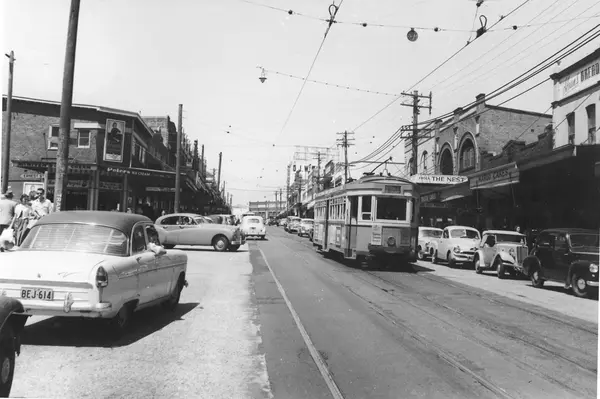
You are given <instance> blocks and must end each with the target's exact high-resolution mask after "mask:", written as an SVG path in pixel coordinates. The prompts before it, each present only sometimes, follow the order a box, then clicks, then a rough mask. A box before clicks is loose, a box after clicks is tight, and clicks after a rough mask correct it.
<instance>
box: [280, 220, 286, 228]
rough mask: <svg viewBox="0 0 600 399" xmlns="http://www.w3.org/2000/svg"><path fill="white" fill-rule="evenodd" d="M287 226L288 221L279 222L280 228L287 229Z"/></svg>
mask: <svg viewBox="0 0 600 399" xmlns="http://www.w3.org/2000/svg"><path fill="white" fill-rule="evenodd" d="M286 224H287V220H285V219H280V220H279V227H285V225H286Z"/></svg>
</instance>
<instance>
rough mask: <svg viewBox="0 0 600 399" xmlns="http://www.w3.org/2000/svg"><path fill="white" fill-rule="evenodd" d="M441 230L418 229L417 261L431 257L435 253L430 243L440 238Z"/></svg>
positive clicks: (432, 228) (434, 228) (430, 228)
mask: <svg viewBox="0 0 600 399" xmlns="http://www.w3.org/2000/svg"><path fill="white" fill-rule="evenodd" d="M442 232H443V230H442V229H438V228H436V227H419V243H418V246H417V259H419V260H423V259H425V258H428V257H432V256H433V253H434V251H435V249H434V245H432V241H435V240H437V239H439V238H440V237H441V236H442Z"/></svg>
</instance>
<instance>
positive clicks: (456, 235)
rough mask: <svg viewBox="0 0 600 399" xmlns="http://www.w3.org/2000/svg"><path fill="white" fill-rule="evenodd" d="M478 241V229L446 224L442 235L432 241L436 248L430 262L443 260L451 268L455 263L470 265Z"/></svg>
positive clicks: (479, 239)
mask: <svg viewBox="0 0 600 399" xmlns="http://www.w3.org/2000/svg"><path fill="white" fill-rule="evenodd" d="M480 241H481V236H480V235H479V231H477V229H474V228H473V227H468V226H447V227H446V228H444V230H443V232H442V236H441V237H440V238H438V239H437V240H436V241H435V242H434V245H435V246H436V248H435V251H434V253H433V257H432V262H433V263H437V262H438V261H439V260H440V259H441V260H445V261H447V262H448V266H449V267H451V268H454V267H456V266H457V265H461V266H462V265H465V264H468V265H471V264H472V263H473V256H474V255H475V251H477V246H478V245H479V242H480Z"/></svg>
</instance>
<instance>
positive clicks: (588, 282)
mask: <svg viewBox="0 0 600 399" xmlns="http://www.w3.org/2000/svg"><path fill="white" fill-rule="evenodd" d="M585 283H586V284H587V285H589V286H590V287H598V286H599V285H600V284H599V283H598V281H586V282H585Z"/></svg>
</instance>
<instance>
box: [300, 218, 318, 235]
mask: <svg viewBox="0 0 600 399" xmlns="http://www.w3.org/2000/svg"><path fill="white" fill-rule="evenodd" d="M314 223H315V221H314V220H313V219H300V224H299V225H298V237H304V236H307V237H308V235H309V232H310V230H311V229H312V228H313V227H314Z"/></svg>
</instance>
